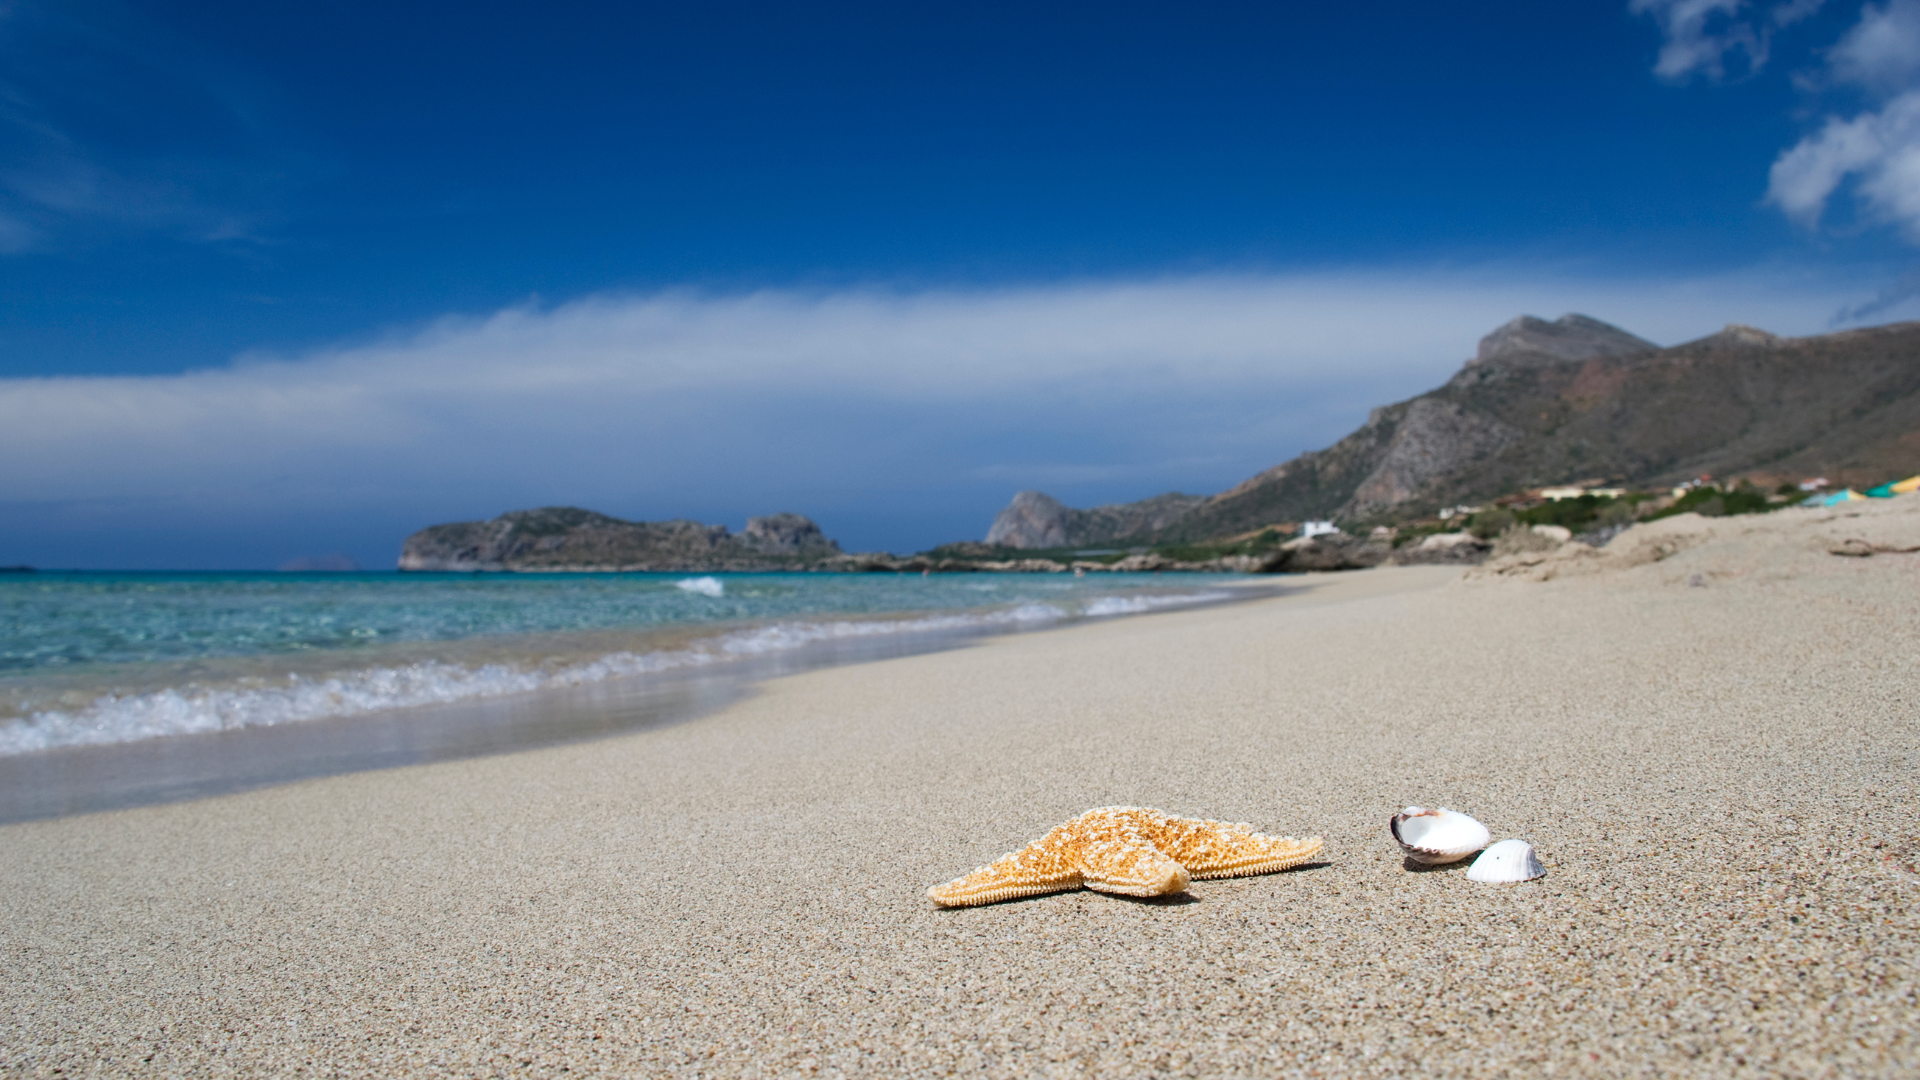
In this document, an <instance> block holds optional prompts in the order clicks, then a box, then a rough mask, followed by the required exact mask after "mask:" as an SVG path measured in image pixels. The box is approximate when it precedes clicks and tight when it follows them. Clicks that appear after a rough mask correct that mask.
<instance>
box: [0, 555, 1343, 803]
mask: <svg viewBox="0 0 1920 1080" xmlns="http://www.w3.org/2000/svg"><path fill="white" fill-rule="evenodd" d="M1210 584H1213V583H1210ZM1217 584H1218V585H1219V587H1220V589H1221V590H1223V591H1225V592H1226V593H1227V594H1228V595H1224V596H1213V595H1211V594H1209V593H1202V594H1193V596H1192V597H1189V596H1188V595H1187V594H1180V593H1171V594H1158V593H1156V594H1152V595H1150V596H1144V597H1133V596H1118V597H1104V598H1096V600H1095V604H1096V605H1098V604H1100V603H1101V601H1102V600H1113V599H1116V598H1117V599H1118V600H1119V604H1118V606H1114V607H1113V608H1112V610H1108V609H1106V608H1100V607H1097V606H1096V607H1095V609H1094V610H1093V611H1092V612H1091V613H1081V614H1077V615H1068V614H1064V613H1059V612H1056V613H1054V615H1053V616H1050V617H1048V618H1045V619H1029V620H1021V619H1018V618H996V617H994V616H996V615H999V614H1017V612H1016V613H1000V612H996V611H992V610H983V611H960V612H946V611H940V610H932V611H920V612H912V611H908V612H896V613H889V614H842V615H834V614H822V615H817V616H812V617H810V618H808V619H807V620H805V621H803V622H792V621H785V620H775V621H757V622H747V623H715V624H709V625H698V624H688V625H682V626H675V627H669V628H663V629H660V630H655V631H648V632H644V633H641V632H601V633H599V634H597V635H585V634H583V635H576V637H577V638H578V639H579V640H596V641H601V642H602V643H601V645H600V647H599V648H598V649H585V650H582V649H580V648H579V647H577V643H575V647H574V648H573V649H572V651H573V652H576V653H579V654H580V655H582V656H585V657H586V658H587V660H588V661H589V662H593V663H605V661H606V660H607V659H609V658H610V656H628V655H632V654H630V653H629V652H628V651H626V650H614V651H613V652H612V653H610V654H609V653H608V650H609V649H611V648H612V646H611V645H610V644H608V643H610V642H612V641H615V640H620V641H623V642H625V643H626V644H628V645H631V643H632V642H633V641H634V640H641V639H644V640H646V641H648V642H651V643H652V645H653V647H652V648H649V649H647V650H645V651H643V652H641V653H639V654H638V655H637V659H639V660H643V661H644V660H649V659H655V658H658V659H659V660H660V661H661V662H660V663H659V664H658V665H657V667H656V668H654V669H651V670H649V669H647V668H646V667H645V666H644V665H641V664H634V665H631V666H632V667H634V668H635V670H633V671H631V672H627V673H616V674H612V675H610V676H608V677H606V678H600V679H593V680H591V681H582V682H575V683H565V682H555V683H552V684H550V685H544V686H539V687H537V688H532V689H525V690H517V691H513V692H508V693H500V694H488V695H475V696H471V697H467V698H464V699H459V700H453V701H444V702H435V703H429V704H418V705H411V706H404V707H398V708H385V709H374V710H367V711H361V712H353V713H345V714H342V715H333V716H320V717H316V718H313V719H297V720H287V721H281V722H275V723H263V724H244V725H238V726H233V727H228V728H224V729H219V730H202V731H186V732H179V733H173V734H163V735H157V736H152V737H148V738H139V739H129V740H121V741H114V742H99V743H80V744H74V745H60V746H53V747H48V748H45V749H37V750H29V751H24V752H18V753H10V754H0V825H4V824H9V823H14V822H24V821H34V820H41V819H46V818H55V817H62V816H67V815H71V814H85V813H93V812H97V811H103V810H118V809H127V808H132V807H139V806H148V805H154V804H159V803H167V802H174V801H179V800H188V799H199V798H207V797H211V796H217V795H224V794H231V793H235V792H241V791H249V790H254V789H258V788H264V787H271V786H274V785H278V784H284V783H292V782H297V781H301V780H309V779H315V778H320V777H327V776H335V775H340V774H344V773H352V772H361V771H367V770H376V769H392V768H403V767H406V766H409V765H415V764H421V763H425V762H433V761H445V760H455V759H460V758H467V757H478V756H487V755H493V754H511V753H517V752H520V751H523V750H529V749H536V748H540V747H544V746H553V745H561V744H565V743H571V742H578V741H583V740H591V739H598V738H608V737H615V736H619V735H625V734H631V733H634V732H638V731H644V730H648V729H651V728H656V727H662V726H666V725H669V724H676V723H684V722H687V721H689V720H694V719H698V718H699V717H701V716H705V715H707V714H709V713H711V712H713V711H715V710H717V709H720V708H724V707H725V706H726V705H728V704H731V703H733V702H735V701H739V700H741V699H743V698H745V697H747V696H749V695H751V694H752V693H754V692H755V691H756V687H757V686H758V685H759V684H761V683H763V682H765V681H766V680H768V679H774V678H780V677H783V676H787V675H792V674H795V673H799V672H805V671H812V670H817V669H820V668H827V667H839V666H843V665H849V664H862V663H870V662H873V661H876V660H884V659H891V658H895V657H901V656H913V655H919V654H922V653H928V652H938V651H943V650H946V649H957V648H964V647H966V646H968V645H970V644H973V643H975V642H977V641H980V640H983V639H987V638H992V637H997V636H1000V635H1005V634H1023V633H1038V632H1043V631H1047V630H1057V629H1066V628H1070V627H1074V626H1080V625H1085V624H1087V623H1091V622H1099V621H1105V620H1111V619H1115V618H1133V617H1136V616H1139V615H1151V614H1158V613H1162V612H1166V611H1176V610H1192V609H1201V608H1208V607H1214V606H1219V605H1221V604H1234V603H1247V602H1251V601H1253V600H1257V599H1260V598H1262V597H1263V596H1285V595H1291V594H1293V593H1297V592H1303V591H1313V590H1314V589H1315V588H1317V587H1320V586H1318V585H1315V584H1311V583H1310V584H1307V585H1298V584H1289V583H1286V582H1279V581H1273V580H1266V581H1249V582H1230V583H1228V582H1222V583H1217ZM1233 593H1257V594H1262V595H1261V596H1247V595H1232V594H1233ZM1136 601H1137V602H1138V604H1137V606H1130V605H1132V604H1133V603H1134V602H1136ZM836 624H838V625H843V626H848V627H850V628H851V630H852V631H854V632H851V633H848V634H846V635H844V636H843V635H839V634H834V633H820V634H816V635H814V636H812V637H811V638H810V639H803V640H801V641H799V643H797V644H794V645H791V646H783V647H778V648H772V649H767V650H754V651H744V652H739V653H737V654H734V655H727V654H726V651H725V646H726V645H727V644H729V643H731V642H732V641H733V640H735V639H737V638H738V637H740V636H741V635H746V636H748V637H753V636H755V635H760V634H765V633H769V632H780V631H783V630H787V631H791V630H792V629H793V628H795V627H798V628H801V629H803V630H804V629H806V628H808V627H832V626H834V625H836ZM868 629H871V630H873V631H874V632H873V633H864V632H860V631H865V630H868ZM533 637H535V636H534V635H528V638H530V639H531V638H533ZM602 639H604V640H602ZM435 646H441V647H445V646H463V647H466V648H467V649H472V650H486V651H485V652H482V653H481V655H482V656H485V655H489V654H491V653H495V652H509V651H512V649H513V648H514V642H512V641H504V642H502V641H488V640H477V641H469V642H442V643H421V644H420V646H418V647H419V648H420V649H423V650H425V649H432V648H434V647H435ZM716 648H718V649H720V650H721V651H720V652H718V653H716V652H714V650H715V649H716ZM463 651H464V650H463ZM675 658H682V659H684V661H685V662H679V661H677V660H675ZM266 659H267V660H268V661H269V662H274V663H275V666H276V667H277V668H284V667H287V666H292V665H290V664H288V663H285V662H283V661H281V658H266ZM428 662H429V663H435V662H437V661H433V660H429V661H428ZM348 670H352V669H348ZM372 670H374V671H376V672H377V671H381V670H385V669H384V668H381V667H375V668H373V669H372Z"/></svg>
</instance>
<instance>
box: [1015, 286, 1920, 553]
mask: <svg viewBox="0 0 1920 1080" xmlns="http://www.w3.org/2000/svg"><path fill="white" fill-rule="evenodd" d="M1916 464H1920V323H1897V324H1894V325H1891V326H1883V327H1875V328H1872V329H1864V330H1849V331H1845V332H1842V333H1837V334H1826V335H1821V336H1817V337H1807V338H1780V337H1775V336H1774V335H1772V334H1769V333H1767V332H1766V331H1763V330H1757V329H1755V328H1753V327H1747V326H1729V327H1727V328H1726V329H1725V330H1723V331H1721V332H1720V333H1717V334H1713V335H1711V336H1708V337H1705V338H1701V339H1700V340H1698V341H1692V342H1688V343H1686V344H1683V345H1677V346H1674V347H1672V348H1664V349H1663V348H1659V347H1657V346H1655V345H1653V344H1652V343H1650V342H1647V341H1644V340H1642V339H1640V338H1637V337H1635V336H1633V335H1632V334H1629V333H1627V332H1626V331H1624V330H1620V329H1618V328H1616V327H1612V326H1608V325H1607V324H1606V323H1603V322H1600V321H1598V320H1596V319H1589V318H1587V317H1585V316H1582V315H1565V316H1562V317H1561V318H1559V319H1556V320H1554V321H1552V322H1548V321H1546V320H1543V319H1536V318H1533V317H1531V316H1522V317H1521V318H1518V319H1515V320H1514V321H1512V322H1510V323H1507V324H1506V325H1505V326H1502V327H1500V328H1499V329H1497V330H1495V331H1494V332H1493V333H1491V334H1488V335H1487V336H1486V337H1485V338H1483V339H1482V340H1481V342H1480V347H1479V350H1478V352H1477V354H1476V355H1475V357H1474V358H1473V359H1472V360H1469V361H1467V363H1466V364H1465V365H1464V366H1463V367H1462V368H1461V369H1460V371H1459V372H1458V373H1457V374H1456V375H1455V376H1454V377H1453V378H1452V379H1451V380H1449V381H1448V382H1447V383H1446V385H1444V386H1441V387H1439V388H1437V389H1434V390H1431V391H1429V392H1427V393H1425V394H1421V395H1420V396H1418V397H1415V398H1411V399H1409V400H1406V401H1402V402H1398V403H1396V404H1393V405H1386V406H1382V407H1381V408H1378V409H1375V410H1374V411H1373V413H1372V414H1371V415H1370V416H1368V418H1367V422H1366V423H1365V424H1363V425H1361V427H1360V428H1359V430H1357V431H1355V432H1353V433H1352V434H1351V435H1348V436H1347V437H1346V438H1344V439H1342V440H1340V441H1339V442H1337V443H1335V444H1334V445H1332V446H1330V447H1328V448H1326V449H1325V450H1316V451H1313V452H1311V453H1306V454H1302V455H1300V456H1299V457H1297V458H1294V459H1292V460H1291V461H1287V462H1283V463H1281V464H1279V465H1275V466H1274V467H1272V468H1270V469H1268V470H1266V471H1264V472H1262V473H1260V474H1258V475H1256V476H1253V477H1251V478H1249V479H1247V480H1246V481H1244V482H1242V483H1240V484H1238V485H1236V486H1235V487H1233V488H1231V489H1229V490H1227V491H1224V492H1221V493H1220V494H1218V495H1214V496H1212V497H1210V498H1207V499H1203V500H1200V501H1198V502H1197V503H1195V504H1193V505H1192V506H1191V508H1190V509H1188V510H1186V511H1185V512H1183V513H1180V514H1179V515H1177V516H1176V517H1174V518H1173V519H1172V520H1170V521H1168V522H1167V523H1166V524H1164V525H1162V526H1160V527H1159V528H1157V529H1155V530H1153V531H1152V532H1150V533H1146V534H1140V535H1137V536H1136V537H1135V538H1134V542H1135V543H1179V542H1194V541H1200V540H1209V539H1215V538H1219V537H1224V536H1234V535H1239V534H1242V533H1246V532H1249V531H1252V530H1256V529H1259V528H1261V527H1263V526H1265V525H1269V524H1275V523H1278V522H1283V521H1300V520H1304V519H1309V518H1333V519H1334V520H1336V521H1343V522H1347V523H1350V524H1360V523H1367V522H1375V521H1388V520H1394V519H1405V518H1409V517H1415V516H1418V515H1420V514H1425V513H1430V512H1432V511H1434V510H1436V509H1438V508H1440V507H1444V506H1449V505H1453V504H1457V503H1474V502H1481V501H1485V500H1487V499H1491V498H1493V497H1495V496H1498V495H1502V494H1505V493H1508V492H1513V491H1518V490H1524V489H1527V488H1531V487H1540V486H1545V485H1550V484H1560V483H1567V482H1570V481H1575V480H1580V479H1590V478H1598V477H1604V478H1609V479H1617V480H1622V481H1626V482H1629V483H1634V484H1643V485H1649V486H1659V485H1665V484H1668V483H1672V482H1675V481H1678V480H1682V479H1689V478H1691V477H1694V476H1698V475H1702V474H1706V475H1711V476H1715V477H1720V478H1732V477H1739V476H1747V477H1751V478H1753V479H1755V480H1757V481H1759V482H1761V483H1768V484H1771V483H1776V482H1779V481H1781V480H1789V479H1790V480H1799V479H1801V478H1803V477H1806V476H1815V475H1823V476H1826V477H1828V478H1830V479H1832V480H1834V481H1836V482H1839V483H1856V484H1858V483H1877V482H1879V481H1880V480H1884V479H1886V478H1887V477H1890V476H1896V475H1906V474H1908V473H1911V472H1913V471H1914V469H1915V467H1916ZM1027 494H1031V495H1037V494H1038V493H1023V495H1027ZM1040 498H1044V496H1040ZM1047 501H1049V502H1051V501H1052V500H1047ZM1153 501H1154V500H1148V502H1153ZM1128 505H1129V506H1136V507H1137V506H1145V505H1146V504H1145V503H1135V504H1128ZM1008 509H1009V511H1010V510H1012V509H1013V508H1012V507H1009V508H1008ZM1063 509H1065V508H1063ZM1103 509H1106V510H1111V511H1116V512H1122V511H1125V510H1126V509H1127V507H1126V506H1121V507H1108V508H1103ZM1072 513H1080V511H1071V510H1069V511H1068V514H1069V515H1070V514H1072ZM1088 513H1090V512H1088ZM1002 516H1003V517H1004V516H1005V514H1004V512H1003V515H1002ZM997 524H998V521H997V520H996V525H997ZM1009 546H1019V545H1013V544H1010V545H1009Z"/></svg>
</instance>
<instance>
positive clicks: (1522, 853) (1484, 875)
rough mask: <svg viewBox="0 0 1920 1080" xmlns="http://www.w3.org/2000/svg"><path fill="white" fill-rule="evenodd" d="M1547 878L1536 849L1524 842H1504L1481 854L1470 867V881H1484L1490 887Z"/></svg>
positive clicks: (1468, 877) (1468, 872)
mask: <svg viewBox="0 0 1920 1080" xmlns="http://www.w3.org/2000/svg"><path fill="white" fill-rule="evenodd" d="M1545 876H1547V868H1546V867H1544V866H1541V865H1540V860H1539V859H1536V858H1534V857H1533V845H1532V844H1529V843H1527V842H1526V841H1525V840H1502V841H1500V842H1499V843H1497V844H1495V845H1493V846H1492V847H1490V848H1488V849H1487V850H1486V851H1484V852H1481V854H1480V857H1479V858H1477V859H1475V860H1473V865H1472V866H1469V867H1467V880H1468V881H1484V882H1489V883H1491V884H1496V885H1497V884H1503V883H1510V882H1515V881H1532V880H1533V879H1534V878H1537V877H1545Z"/></svg>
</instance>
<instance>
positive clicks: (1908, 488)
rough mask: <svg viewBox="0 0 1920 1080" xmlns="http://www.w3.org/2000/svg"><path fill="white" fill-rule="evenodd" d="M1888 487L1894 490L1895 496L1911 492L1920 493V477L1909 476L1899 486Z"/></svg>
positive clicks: (1891, 485)
mask: <svg viewBox="0 0 1920 1080" xmlns="http://www.w3.org/2000/svg"><path fill="white" fill-rule="evenodd" d="M1887 486H1888V487H1889V488H1892V489H1893V493H1894V494H1895V495H1906V494H1908V493H1910V492H1915V491H1920V476H1909V477H1907V478H1906V479H1905V480H1902V481H1900V482H1899V483H1897V484H1888V485H1887Z"/></svg>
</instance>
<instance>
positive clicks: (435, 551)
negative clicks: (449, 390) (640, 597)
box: [400, 506, 841, 572]
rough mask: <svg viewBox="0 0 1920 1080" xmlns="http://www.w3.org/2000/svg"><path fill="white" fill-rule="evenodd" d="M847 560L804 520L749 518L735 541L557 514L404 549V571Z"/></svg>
mask: <svg viewBox="0 0 1920 1080" xmlns="http://www.w3.org/2000/svg"><path fill="white" fill-rule="evenodd" d="M840 554H841V551H840V545H839V544H836V543H834V542H833V541H832V540H829V539H827V538H826V537H825V536H824V535H822V534H821V532H820V527H819V526H818V525H815V524H814V523H813V522H812V521H810V520H809V519H807V518H805V517H802V516H800V515H799V514H774V515H773V516H771V517H757V518H749V519H747V527H746V529H745V531H743V532H741V533H740V534H739V535H737V536H736V535H733V534H732V533H729V532H728V531H727V527H726V526H725V525H702V524H701V523H699V522H697V521H684V520H682V521H622V520H621V519H619V518H616V517H608V516H607V515H605V514H597V513H594V512H593V511H591V510H580V509H576V508H574V507H570V506H553V507H547V508H545V509H541V510H515V511H512V512H510V513H506V514H502V515H500V516H499V517H497V518H494V519H493V520H491V521H460V522H454V523H452V524H448V525H434V526H431V527H429V528H425V529H422V530H420V531H419V532H417V533H414V534H413V535H412V536H409V537H407V539H406V543H404V544H403V545H401V548H400V569H402V570H447V571H463V572H464V571H475V570H669V571H712V570H798V569H807V568H810V567H812V566H816V565H818V564H820V563H822V562H825V561H827V560H830V559H833V558H835V557H837V556H839V555H840Z"/></svg>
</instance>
